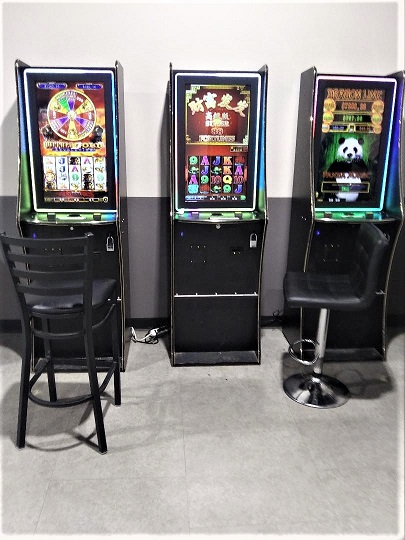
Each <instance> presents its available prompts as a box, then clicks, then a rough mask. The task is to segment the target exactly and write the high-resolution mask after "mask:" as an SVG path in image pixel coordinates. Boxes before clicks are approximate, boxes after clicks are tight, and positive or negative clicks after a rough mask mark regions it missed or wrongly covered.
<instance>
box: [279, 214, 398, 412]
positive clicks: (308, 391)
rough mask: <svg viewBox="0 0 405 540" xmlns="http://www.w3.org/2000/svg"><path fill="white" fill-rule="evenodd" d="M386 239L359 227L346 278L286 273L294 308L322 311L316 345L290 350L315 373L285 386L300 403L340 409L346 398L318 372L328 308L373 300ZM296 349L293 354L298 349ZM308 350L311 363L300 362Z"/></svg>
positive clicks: (303, 343) (360, 306)
mask: <svg viewBox="0 0 405 540" xmlns="http://www.w3.org/2000/svg"><path fill="white" fill-rule="evenodd" d="M388 244H389V241H388V239H387V237H386V236H385V235H384V234H383V232H382V231H381V230H380V229H379V228H378V227H376V226H375V225H374V224H373V223H362V224H361V225H360V227H359V230H358V234H357V238H356V242H355V246H354V252H353V258H352V264H351V270H350V271H349V272H348V273H347V274H333V273H318V272H287V273H286V275H285V277H284V296H285V299H286V302H287V304H288V305H289V306H290V307H293V308H318V309H319V310H320V314H319V320H318V330H317V337H316V341H314V340H311V339H302V340H298V341H296V342H294V343H293V344H291V345H290V347H289V354H290V356H291V357H292V358H294V359H295V360H297V361H298V362H300V363H302V364H306V365H309V364H312V365H313V372H312V373H306V374H295V375H292V376H290V377H288V378H287V379H286V380H285V381H284V383H283V388H284V391H285V393H286V394H287V395H288V397H290V398H291V399H293V400H294V401H297V402H298V403H301V404H302V405H307V406H310V407H318V408H331V407H338V406H340V405H343V404H344V403H345V402H346V401H347V400H348V399H349V396H350V393H349V390H348V388H347V387H346V385H344V384H343V383H342V382H340V381H338V380H337V379H335V378H333V377H329V376H328V375H324V374H323V373H322V367H323V359H324V355H325V348H326V340H327V333H328V323H329V314H330V310H340V311H360V310H364V309H366V308H368V307H369V306H370V305H371V303H372V302H373V300H374V298H375V294H376V288H377V285H378V277H379V272H380V266H381V261H382V259H383V257H384V254H385V251H386V249H387V247H388ZM298 347H299V348H300V351H299V352H297V351H296V349H297V348H298ZM310 347H312V348H313V349H312V352H313V353H314V356H313V358H312V359H311V360H305V359H304V358H303V355H304V352H305V349H307V350H308V348H310Z"/></svg>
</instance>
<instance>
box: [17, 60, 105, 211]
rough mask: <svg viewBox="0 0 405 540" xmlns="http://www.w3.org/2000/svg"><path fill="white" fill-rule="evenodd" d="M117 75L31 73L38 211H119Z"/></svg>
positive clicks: (30, 114) (31, 131)
mask: <svg viewBox="0 0 405 540" xmlns="http://www.w3.org/2000/svg"><path fill="white" fill-rule="evenodd" d="M112 77H113V74H112V73H110V72H108V71H99V72H93V73H91V72H87V73H77V72H76V71H74V70H71V71H70V72H69V71H66V72H63V71H59V70H56V71H53V72H47V71H41V70H38V69H35V68H33V69H31V70H30V69H28V70H26V72H25V92H26V96H27V97H26V107H27V118H28V135H29V139H28V140H29V148H30V162H31V170H32V178H33V194H34V207H35V210H37V211H47V210H51V211H55V210H58V209H59V210H61V211H66V210H67V209H73V208H74V209H78V210H80V211H93V210H95V209H100V210H115V208H116V196H115V182H116V168H115V163H114V159H115V157H114V156H115V154H116V152H115V148H114V147H115V144H116V143H115V103H114V96H113V80H112Z"/></svg>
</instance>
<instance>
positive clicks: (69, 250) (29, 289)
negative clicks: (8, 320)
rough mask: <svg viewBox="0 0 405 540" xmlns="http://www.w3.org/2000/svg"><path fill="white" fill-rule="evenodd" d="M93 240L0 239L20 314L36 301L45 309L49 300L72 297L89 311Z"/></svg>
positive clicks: (85, 237)
mask: <svg viewBox="0 0 405 540" xmlns="http://www.w3.org/2000/svg"><path fill="white" fill-rule="evenodd" d="M93 239H94V236H93V234H92V233H86V234H85V235H84V236H82V237H72V238H57V239H55V238H52V239H42V238H41V239H39V238H10V237H7V236H5V235H0V240H1V246H2V249H3V254H4V257H5V260H6V262H7V265H8V269H9V272H10V274H11V277H12V280H13V283H14V287H15V290H16V292H17V295H18V298H19V301H20V305H21V308H22V309H23V312H24V311H25V310H26V308H27V304H30V305H32V304H35V302H36V301H37V299H38V302H39V303H43V304H44V305H46V304H47V302H48V301H51V299H52V297H53V298H61V297H70V298H71V297H73V296H74V297H76V296H78V299H79V300H78V304H82V307H83V308H85V309H87V308H89V309H90V310H91V305H92V279H93V243H94V241H93ZM28 298H29V299H30V301H28ZM33 300H34V302H33ZM24 315H26V313H24Z"/></svg>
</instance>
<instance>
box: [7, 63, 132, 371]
mask: <svg viewBox="0 0 405 540" xmlns="http://www.w3.org/2000/svg"><path fill="white" fill-rule="evenodd" d="M15 71H16V83H17V104H18V124H19V189H18V203H17V205H18V207H17V226H18V229H19V232H20V234H21V236H23V237H32V238H60V237H72V236H82V235H84V234H85V233H86V232H91V233H93V235H94V256H95V259H94V274H95V277H109V278H114V279H116V281H117V286H118V303H117V306H118V308H119V311H120V313H119V317H118V318H119V325H120V327H119V336H120V362H121V369H125V364H126V359H127V352H128V346H129V341H130V335H129V328H127V327H126V322H125V321H126V319H127V317H129V310H128V302H129V279H128V235H127V219H126V217H127V216H126V214H127V201H126V178H125V153H124V148H125V147H124V122H123V70H122V66H121V65H120V64H119V62H116V63H115V66H114V67H111V68H71V67H66V68H65V67H64V68H52V67H50V68H48V67H30V66H28V65H27V64H25V63H23V62H21V61H20V60H17V61H16V65H15ZM72 343H73V342H72V341H69V345H67V344H66V343H64V342H63V341H61V342H55V343H53V355H54V356H55V369H57V370H60V371H63V370H81V369H84V368H85V354H84V346H83V344H82V343H81V340H78V341H77V342H74V344H73V345H72ZM94 347H95V355H96V362H97V367H98V368H99V369H102V368H103V367H106V365H107V364H108V361H109V360H111V358H112V348H111V342H110V338H109V336H108V335H106V334H105V333H104V334H103V333H101V334H100V333H99V332H97V331H96V332H95V333H94ZM42 355H43V349H42V344H41V343H40V340H39V341H38V343H37V342H36V341H35V342H34V347H33V359H32V361H33V366H34V365H35V364H36V363H37V361H38V360H39V358H41V356H42Z"/></svg>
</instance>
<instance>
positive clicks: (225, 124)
mask: <svg viewBox="0 0 405 540" xmlns="http://www.w3.org/2000/svg"><path fill="white" fill-rule="evenodd" d="M250 93H251V91H250V87H249V85H240V86H233V85H188V86H187V87H186V160H187V161H186V173H185V184H186V186H185V200H186V201H188V202H192V201H216V200H217V201H224V200H226V201H244V200H246V183H247V178H248V176H247V160H248V143H249V117H250Z"/></svg>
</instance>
